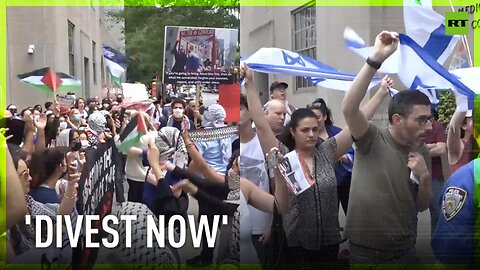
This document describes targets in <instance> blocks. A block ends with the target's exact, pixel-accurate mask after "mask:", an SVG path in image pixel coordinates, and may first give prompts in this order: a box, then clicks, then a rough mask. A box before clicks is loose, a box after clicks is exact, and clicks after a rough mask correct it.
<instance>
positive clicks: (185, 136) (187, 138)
mask: <svg viewBox="0 0 480 270" xmlns="http://www.w3.org/2000/svg"><path fill="white" fill-rule="evenodd" d="M189 126H190V120H189V119H188V117H186V116H184V117H183V120H182V139H183V140H184V141H185V143H187V141H190V134H189V133H188V128H189Z"/></svg>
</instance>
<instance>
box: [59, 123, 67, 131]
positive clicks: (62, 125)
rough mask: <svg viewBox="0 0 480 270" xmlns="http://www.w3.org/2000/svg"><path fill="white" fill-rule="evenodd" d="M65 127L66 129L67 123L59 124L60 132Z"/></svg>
mask: <svg viewBox="0 0 480 270" xmlns="http://www.w3.org/2000/svg"><path fill="white" fill-rule="evenodd" d="M67 127H68V124H67V122H61V123H60V130H64V129H66V128H67Z"/></svg>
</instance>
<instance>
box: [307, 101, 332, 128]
mask: <svg viewBox="0 0 480 270" xmlns="http://www.w3.org/2000/svg"><path fill="white" fill-rule="evenodd" d="M307 108H308V109H310V110H319V111H320V112H321V113H322V114H323V116H325V117H327V119H326V120H325V126H331V125H333V119H332V111H331V110H330V109H329V108H328V107H327V103H325V100H323V98H317V99H316V100H315V101H314V102H312V104H311V105H308V106H307Z"/></svg>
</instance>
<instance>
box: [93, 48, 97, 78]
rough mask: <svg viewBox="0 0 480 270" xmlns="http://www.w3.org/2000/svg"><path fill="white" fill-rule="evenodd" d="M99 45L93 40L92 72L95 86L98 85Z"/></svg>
mask: <svg viewBox="0 0 480 270" xmlns="http://www.w3.org/2000/svg"><path fill="white" fill-rule="evenodd" d="M96 59H97V43H96V42H95V41H93V40H92V72H93V84H97V61H96Z"/></svg>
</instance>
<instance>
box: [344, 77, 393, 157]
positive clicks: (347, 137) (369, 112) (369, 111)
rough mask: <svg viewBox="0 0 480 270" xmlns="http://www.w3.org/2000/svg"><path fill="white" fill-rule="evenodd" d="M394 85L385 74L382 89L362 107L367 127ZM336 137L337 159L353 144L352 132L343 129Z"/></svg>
mask: <svg viewBox="0 0 480 270" xmlns="http://www.w3.org/2000/svg"><path fill="white" fill-rule="evenodd" d="M392 86H393V80H392V79H390V78H389V77H388V76H387V75H385V77H384V78H383V79H382V83H381V84H380V89H378V91H377V93H375V95H374V96H373V97H372V98H371V99H370V100H369V101H368V103H367V104H366V105H365V106H364V107H363V108H362V110H360V113H363V115H364V116H365V118H366V120H367V127H368V121H369V120H371V119H372V118H373V116H374V115H375V112H376V111H377V110H378V108H379V107H380V105H381V104H382V102H383V100H384V99H385V97H386V96H388V87H392ZM354 137H355V136H354ZM355 138H357V137H355ZM335 139H336V140H337V150H336V152H335V161H337V160H339V159H340V158H342V156H343V155H345V153H346V152H347V151H348V149H349V148H350V147H351V146H352V143H353V139H352V133H351V132H350V130H349V128H346V129H343V130H342V131H341V132H340V133H338V134H337V135H336V136H335Z"/></svg>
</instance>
